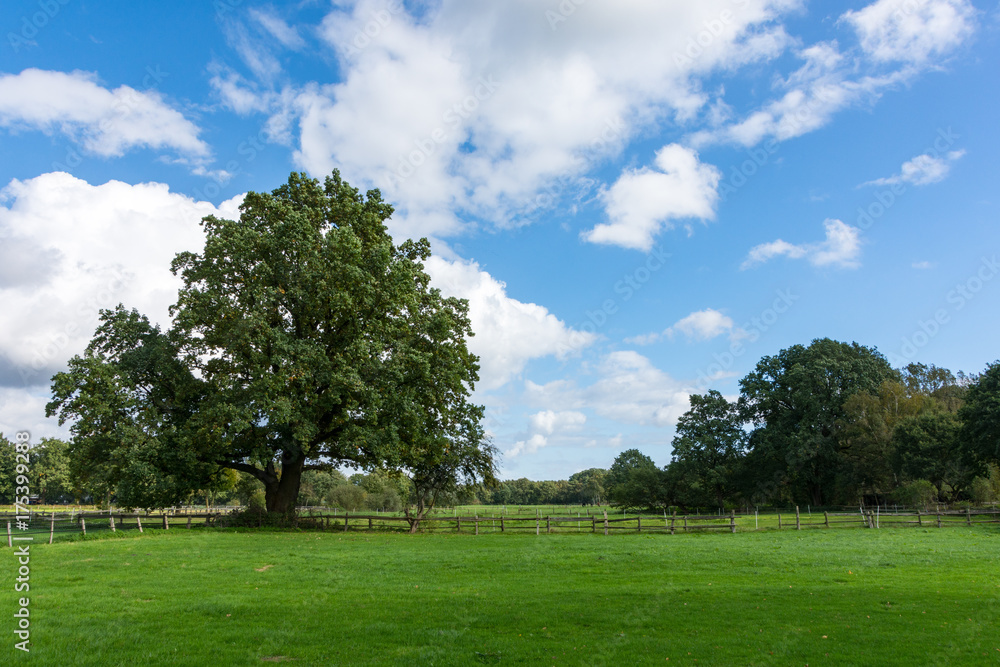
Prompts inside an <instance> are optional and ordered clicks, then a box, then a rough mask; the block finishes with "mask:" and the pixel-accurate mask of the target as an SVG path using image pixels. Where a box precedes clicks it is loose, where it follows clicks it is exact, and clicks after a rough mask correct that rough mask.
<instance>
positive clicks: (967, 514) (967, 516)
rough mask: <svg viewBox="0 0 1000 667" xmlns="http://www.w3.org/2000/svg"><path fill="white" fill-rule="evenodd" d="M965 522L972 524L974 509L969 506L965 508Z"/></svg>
mask: <svg viewBox="0 0 1000 667" xmlns="http://www.w3.org/2000/svg"><path fill="white" fill-rule="evenodd" d="M965 523H967V524H968V525H970V526H971V525H972V510H971V509H969V508H968V507H966V508H965Z"/></svg>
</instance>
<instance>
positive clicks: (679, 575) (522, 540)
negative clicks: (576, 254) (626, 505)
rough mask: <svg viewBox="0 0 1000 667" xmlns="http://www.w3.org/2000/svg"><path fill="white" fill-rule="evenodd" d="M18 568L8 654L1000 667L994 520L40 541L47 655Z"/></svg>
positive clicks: (109, 661)
mask: <svg viewBox="0 0 1000 667" xmlns="http://www.w3.org/2000/svg"><path fill="white" fill-rule="evenodd" d="M7 553H8V554H9V553H10V550H8V551H7ZM2 562H3V566H2V573H0V585H2V587H3V590H4V591H5V593H4V596H3V599H4V609H5V610H8V611H7V612H5V613H4V614H3V617H4V618H6V619H7V620H6V621H4V622H6V623H8V625H9V626H10V627H9V628H8V629H6V630H4V632H3V634H4V635H5V636H6V637H7V638H8V639H7V641H6V645H5V646H4V647H3V649H0V650H2V655H4V656H5V657H4V659H3V660H2V661H0V662H2V663H3V664H21V663H23V664H28V663H29V662H30V663H31V664H35V665H59V666H68V665H147V664H148V665H252V664H262V663H267V662H281V661H289V662H293V663H294V664H302V665H312V664H366V665H367V664H407V665H409V664H416V665H425V664H426V665H431V664H434V665H476V664H501V665H502V664H532V665H536V664H537V665H575V664H585V665H630V664H654V663H655V664H664V663H666V662H667V661H668V659H669V662H670V663H671V664H676V663H681V664H691V665H695V664H699V665H771V664H774V665H805V664H809V665H824V664H828V665H892V664H899V665H903V664H905V665H943V664H952V665H955V664H1000V632H998V628H1000V530H997V529H996V528H995V527H989V526H986V527H973V528H964V527H953V528H949V529H944V530H940V529H931V528H928V529H919V528H910V529H897V530H880V531H876V530H861V529H857V530H835V531H824V530H809V531H801V532H797V531H787V532H777V531H765V532H758V533H740V534H737V535H732V534H692V535H678V536H670V535H665V534H656V535H646V534H643V535H636V534H626V533H621V534H615V535H612V536H608V537H605V536H603V535H592V534H589V533H584V534H579V535H576V534H560V535H542V536H540V537H536V536H534V535H533V534H506V535H494V534H485V535H480V536H478V537H477V536H473V535H468V534H462V535H454V534H444V533H438V534H427V535H413V536H411V535H405V534H393V533H371V534H368V533H348V534H346V535H344V534H336V533H316V532H303V533H295V532H266V531H265V532H250V533H248V532H235V531H226V530H211V529H203V530H192V531H184V530H172V531H169V532H162V531H161V532H157V533H152V532H151V533H148V534H146V535H144V536H138V535H136V534H134V533H133V534H130V535H128V536H118V537H101V538H97V539H86V540H77V541H72V542H63V543H56V544H54V545H51V546H49V545H35V546H34V547H32V550H31V592H30V599H31V603H30V609H31V620H32V625H31V630H32V636H31V639H32V646H31V654H30V655H25V654H23V653H22V652H20V651H16V650H14V649H13V643H14V641H15V639H13V635H12V633H11V632H10V631H11V630H13V627H14V626H13V623H14V621H13V619H12V616H11V613H10V612H11V611H12V610H13V609H14V608H15V606H14V605H15V604H16V603H15V594H14V593H13V592H12V591H13V579H14V576H15V571H16V565H15V559H14V558H13V557H11V556H9V555H8V556H7V557H6V558H4V559H3V561H2ZM15 654H17V655H15Z"/></svg>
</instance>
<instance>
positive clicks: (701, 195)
mask: <svg viewBox="0 0 1000 667" xmlns="http://www.w3.org/2000/svg"><path fill="white" fill-rule="evenodd" d="M655 165H656V167H657V169H656V170H654V169H650V168H648V167H644V168H642V169H638V170H627V171H625V172H624V173H623V174H622V175H621V176H620V177H619V179H618V181H617V182H615V184H614V185H612V186H611V188H610V189H609V190H607V191H606V192H604V194H603V195H602V199H603V201H604V206H605V210H606V211H607V214H608V217H609V218H610V219H611V222H610V223H603V224H600V225H597V226H596V227H594V228H593V229H591V230H590V231H588V232H584V233H583V235H582V236H583V238H585V239H586V240H588V241H590V242H591V243H604V244H612V245H618V246H622V247H625V248H636V249H639V250H649V249H650V248H652V247H653V240H654V236H655V235H656V234H657V233H658V232H659V231H660V229H661V228H662V227H664V226H667V227H669V226H670V224H671V222H672V221H674V220H677V219H683V218H701V219H703V220H704V219H710V218H714V217H715V204H716V201H717V200H718V197H719V195H718V192H717V191H716V187H717V186H718V184H719V179H720V178H721V177H722V172H720V171H719V170H718V169H716V168H715V167H713V166H712V165H707V164H703V163H701V162H700V161H699V160H698V154H697V153H696V152H695V151H694V150H692V149H690V148H685V147H684V146H680V145H678V144H669V145H667V146H664V147H663V148H661V149H660V150H659V151H657V153H656V159H655Z"/></svg>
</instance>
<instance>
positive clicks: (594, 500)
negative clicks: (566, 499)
mask: <svg viewBox="0 0 1000 667" xmlns="http://www.w3.org/2000/svg"><path fill="white" fill-rule="evenodd" d="M607 477H608V471H607V470H605V469H603V468H588V469H587V470H581V471H580V472H577V473H573V474H572V475H570V477H569V483H570V493H571V495H572V498H573V500H572V502H574V503H583V504H587V505H600V504H601V503H602V502H603V501H604V498H605V497H606V494H607V491H606V490H605V486H604V485H605V483H606V482H607Z"/></svg>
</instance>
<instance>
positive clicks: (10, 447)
mask: <svg viewBox="0 0 1000 667" xmlns="http://www.w3.org/2000/svg"><path fill="white" fill-rule="evenodd" d="M16 469H17V452H16V451H15V450H14V443H13V442H11V441H10V440H8V439H7V438H5V437H4V435H3V433H0V503H3V504H5V505H9V504H11V503H13V502H14V486H15V484H14V481H15V477H16V476H17V474H16Z"/></svg>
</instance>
